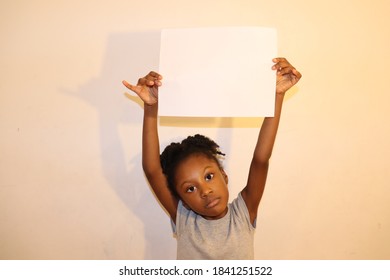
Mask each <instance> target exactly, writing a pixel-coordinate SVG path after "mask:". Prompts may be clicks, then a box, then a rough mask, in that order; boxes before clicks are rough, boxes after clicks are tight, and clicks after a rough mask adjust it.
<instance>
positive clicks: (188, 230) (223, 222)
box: [123, 58, 301, 259]
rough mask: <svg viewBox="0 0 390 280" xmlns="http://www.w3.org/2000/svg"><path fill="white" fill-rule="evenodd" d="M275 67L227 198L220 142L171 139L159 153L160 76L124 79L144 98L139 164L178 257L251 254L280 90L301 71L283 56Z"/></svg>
mask: <svg viewBox="0 0 390 280" xmlns="http://www.w3.org/2000/svg"><path fill="white" fill-rule="evenodd" d="M273 62H274V65H273V67H272V69H273V70H276V75H277V78H276V97H275V98H276V102H275V114H274V117H267V118H265V119H264V122H263V124H262V126H261V129H260V133H259V136H258V140H257V144H256V147H255V151H254V154H253V159H252V162H251V165H250V169H249V175H248V180H247V183H246V185H245V187H244V188H243V189H242V191H241V192H240V193H239V195H238V197H237V198H235V199H234V200H233V201H232V202H231V203H228V201H229V192H228V188H227V184H228V176H227V174H226V173H225V171H224V169H223V168H222V165H221V164H220V161H219V160H220V157H221V156H223V153H222V152H221V151H220V150H219V146H218V145H217V144H216V143H215V142H214V141H212V140H210V139H209V138H207V137H205V136H202V135H198V134H197V135H195V136H190V137H188V138H186V139H185V140H183V141H182V142H181V143H172V144H171V145H169V146H168V147H166V148H165V150H164V151H163V153H162V154H161V156H160V150H159V146H160V145H159V139H158V131H157V116H158V114H157V111H158V88H159V87H160V86H161V85H162V83H161V80H162V76H161V75H160V74H158V73H155V72H150V73H149V74H148V75H146V76H145V77H143V78H140V79H139V80H138V84H137V85H136V86H134V85H131V84H129V83H128V82H126V81H123V84H124V85H125V86H126V87H127V88H128V89H130V90H131V91H133V92H135V93H136V94H137V95H138V96H139V97H140V98H141V99H142V100H143V102H144V104H145V106H144V120H143V134H142V166H143V169H144V172H145V175H146V177H147V179H148V181H149V184H150V185H151V187H152V189H153V191H154V193H155V195H156V197H157V198H158V200H159V201H160V202H161V204H162V205H163V207H164V208H165V209H166V211H167V212H168V213H169V215H170V217H171V219H172V224H173V230H174V233H175V235H176V238H177V258H178V259H253V258H254V246H253V240H254V230H255V226H256V217H257V210H258V206H259V203H260V200H261V197H262V195H263V192H264V187H265V183H266V178H267V173H268V165H269V160H270V157H271V154H272V149H273V146H274V142H275V137H276V133H277V130H278V126H279V120H280V115H281V110H282V103H283V99H284V95H285V93H286V91H287V90H288V89H290V88H291V87H292V86H293V85H295V84H296V83H297V82H298V81H299V79H300V78H301V74H300V73H299V72H298V71H297V70H296V69H295V68H294V67H293V66H292V65H291V64H290V63H289V62H288V61H287V60H286V59H285V58H275V59H273Z"/></svg>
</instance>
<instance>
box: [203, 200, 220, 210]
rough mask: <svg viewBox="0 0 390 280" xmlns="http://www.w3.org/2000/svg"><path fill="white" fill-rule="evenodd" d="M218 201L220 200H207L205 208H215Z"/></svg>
mask: <svg viewBox="0 0 390 280" xmlns="http://www.w3.org/2000/svg"><path fill="white" fill-rule="evenodd" d="M220 200H221V199H220V198H215V199H211V200H209V201H208V202H207V204H206V208H208V209H210V208H213V207H215V206H216V205H217V204H218V203H219V201H220Z"/></svg>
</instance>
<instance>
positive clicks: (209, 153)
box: [160, 134, 225, 198]
mask: <svg viewBox="0 0 390 280" xmlns="http://www.w3.org/2000/svg"><path fill="white" fill-rule="evenodd" d="M195 154H201V155H204V156H206V157H208V158H210V159H212V160H215V162H216V163H217V164H218V166H219V167H220V168H221V169H222V165H221V162H220V160H219V159H220V157H221V156H224V155H225V154H224V153H222V152H221V151H220V150H219V146H218V144H217V143H215V142H214V141H213V140H211V139H210V138H208V137H206V136H203V135H200V134H196V135H194V136H188V137H187V138H186V139H184V140H183V141H182V142H181V143H178V142H172V143H171V144H170V145H168V146H167V147H166V148H165V149H164V151H163V152H162V153H161V156H160V162H161V166H162V170H163V173H164V174H165V176H166V178H167V182H168V187H169V189H170V191H171V192H172V194H173V195H175V196H176V197H178V198H179V195H178V194H177V191H176V187H175V174H176V168H177V166H178V165H179V164H180V163H181V162H182V161H183V160H185V159H187V158H188V157H189V156H192V155H195Z"/></svg>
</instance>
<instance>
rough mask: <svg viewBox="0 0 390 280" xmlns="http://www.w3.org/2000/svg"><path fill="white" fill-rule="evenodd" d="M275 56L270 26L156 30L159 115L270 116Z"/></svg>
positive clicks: (272, 112)
mask: <svg viewBox="0 0 390 280" xmlns="http://www.w3.org/2000/svg"><path fill="white" fill-rule="evenodd" d="M276 55H277V35H276V30H275V29H273V28H265V27H226V28H225V27H223V28H222V27H215V28H185V29H164V30H162V32H161V46H160V65H159V73H160V74H161V75H162V76H163V80H162V83H163V85H162V86H161V87H160V89H159V115H160V116H185V117H266V116H273V114H274V103H275V81H276V73H275V71H274V70H272V69H271V68H272V65H273V62H272V59H273V58H274V57H276Z"/></svg>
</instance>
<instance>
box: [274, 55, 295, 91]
mask: <svg viewBox="0 0 390 280" xmlns="http://www.w3.org/2000/svg"><path fill="white" fill-rule="evenodd" d="M272 61H273V62H275V64H274V66H272V69H273V70H277V73H276V75H277V76H276V93H277V94H284V93H285V92H286V91H287V90H289V89H290V88H291V87H292V86H293V85H295V84H296V83H298V81H299V79H300V78H301V77H302V75H301V73H299V71H298V70H296V69H295V68H294V67H293V66H292V65H291V64H290V62H288V61H287V60H286V59H285V58H274V59H273V60H272Z"/></svg>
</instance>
